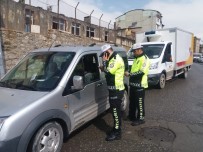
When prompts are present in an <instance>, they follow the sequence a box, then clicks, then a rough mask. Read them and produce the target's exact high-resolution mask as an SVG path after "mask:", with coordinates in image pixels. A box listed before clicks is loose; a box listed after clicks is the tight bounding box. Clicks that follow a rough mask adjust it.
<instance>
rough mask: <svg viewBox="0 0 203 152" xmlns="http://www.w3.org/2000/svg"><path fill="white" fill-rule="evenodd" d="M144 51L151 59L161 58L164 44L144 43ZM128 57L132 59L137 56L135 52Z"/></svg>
mask: <svg viewBox="0 0 203 152" xmlns="http://www.w3.org/2000/svg"><path fill="white" fill-rule="evenodd" d="M142 46H143V51H144V53H145V54H146V55H147V56H148V57H149V58H150V59H156V58H159V57H160V55H161V53H162V50H163V48H164V44H148V45H142ZM128 57H129V58H130V59H133V58H135V57H134V54H133V53H129V54H128Z"/></svg>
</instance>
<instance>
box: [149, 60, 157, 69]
mask: <svg viewBox="0 0 203 152" xmlns="http://www.w3.org/2000/svg"><path fill="white" fill-rule="evenodd" d="M158 64H159V62H156V63H151V64H150V68H149V69H150V70H154V69H157V68H158Z"/></svg>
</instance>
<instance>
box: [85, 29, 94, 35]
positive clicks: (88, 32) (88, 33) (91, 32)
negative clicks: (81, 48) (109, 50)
mask: <svg viewBox="0 0 203 152" xmlns="http://www.w3.org/2000/svg"><path fill="white" fill-rule="evenodd" d="M86 37H94V28H91V27H87V28H86Z"/></svg>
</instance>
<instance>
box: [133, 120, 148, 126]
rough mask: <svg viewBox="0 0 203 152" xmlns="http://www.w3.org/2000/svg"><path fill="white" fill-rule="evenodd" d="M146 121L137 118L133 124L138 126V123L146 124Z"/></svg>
mask: <svg viewBox="0 0 203 152" xmlns="http://www.w3.org/2000/svg"><path fill="white" fill-rule="evenodd" d="M144 123H145V121H144V120H136V121H133V122H132V123H131V125H132V126H138V125H141V124H144Z"/></svg>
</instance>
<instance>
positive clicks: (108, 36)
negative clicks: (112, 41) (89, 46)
mask: <svg viewBox="0 0 203 152" xmlns="http://www.w3.org/2000/svg"><path fill="white" fill-rule="evenodd" d="M110 24H111V20H110V22H109V24H108V42H109V25H110Z"/></svg>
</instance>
